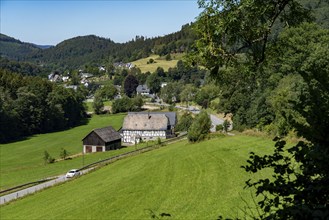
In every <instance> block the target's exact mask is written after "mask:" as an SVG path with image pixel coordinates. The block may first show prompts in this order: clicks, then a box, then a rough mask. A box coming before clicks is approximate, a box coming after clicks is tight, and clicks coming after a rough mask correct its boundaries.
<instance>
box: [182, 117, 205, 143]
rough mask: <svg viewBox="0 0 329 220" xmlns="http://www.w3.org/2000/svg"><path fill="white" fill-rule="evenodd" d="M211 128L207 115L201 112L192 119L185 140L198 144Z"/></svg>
mask: <svg viewBox="0 0 329 220" xmlns="http://www.w3.org/2000/svg"><path fill="white" fill-rule="evenodd" d="M210 128H211V120H210V118H209V115H208V113H207V112H205V111H201V112H200V114H199V115H198V116H197V117H196V118H195V119H194V121H193V123H192V125H191V127H190V129H189V130H188V134H187V139H188V140H189V141H190V142H198V141H202V140H204V139H205V138H206V137H207V135H208V133H209V130H210Z"/></svg>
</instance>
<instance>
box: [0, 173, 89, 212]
mask: <svg viewBox="0 0 329 220" xmlns="http://www.w3.org/2000/svg"><path fill="white" fill-rule="evenodd" d="M91 169H93V168H90V169H86V170H82V171H80V173H81V175H83V174H85V173H87V172H89V171H90V170H91ZM70 179H71V178H66V177H65V175H60V176H58V177H57V178H55V179H53V180H50V181H47V182H44V183H41V184H38V185H35V186H31V187H29V188H26V189H22V190H19V191H17V192H13V193H10V194H7V195H4V196H1V197H0V205H2V204H5V203H7V202H9V201H11V200H14V199H18V198H21V197H23V196H26V195H28V194H31V193H35V192H37V191H40V190H42V189H45V188H48V187H51V186H53V185H56V184H58V183H62V182H65V181H68V180H70Z"/></svg>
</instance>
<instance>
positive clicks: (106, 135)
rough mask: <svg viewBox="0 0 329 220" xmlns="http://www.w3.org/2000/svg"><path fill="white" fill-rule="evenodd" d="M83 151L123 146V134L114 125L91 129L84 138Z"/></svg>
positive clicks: (101, 150)
mask: <svg viewBox="0 0 329 220" xmlns="http://www.w3.org/2000/svg"><path fill="white" fill-rule="evenodd" d="M82 142H83V152H84V153H93V152H104V151H109V150H116V149H119V148H121V134H120V133H119V132H117V131H116V130H115V129H114V128H113V127H111V126H108V127H105V128H98V129H95V130H93V131H91V132H90V133H89V134H88V135H87V136H86V137H85V138H84V139H82Z"/></svg>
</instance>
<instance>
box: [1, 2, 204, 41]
mask: <svg viewBox="0 0 329 220" xmlns="http://www.w3.org/2000/svg"><path fill="white" fill-rule="evenodd" d="M0 1H1V3H0V4H1V5H0V6H1V13H0V16H1V20H0V21H1V26H0V30H1V33H3V34H6V35H8V36H11V37H14V38H16V39H19V40H21V41H24V42H30V43H35V44H39V45H56V44H58V43H60V42H61V41H63V40H66V39H69V38H72V37H76V36H84V35H89V34H94V35H97V36H100V37H105V38H110V39H112V40H113V41H115V42H126V41H129V40H131V39H132V38H134V37H135V36H136V35H139V36H141V35H142V36H147V37H155V36H163V35H165V34H169V33H173V32H176V31H179V30H180V28H181V26H182V25H184V24H187V23H190V22H193V21H195V18H196V17H197V16H198V15H199V13H200V12H201V10H200V9H199V7H198V4H197V0H162V1H160V0H159V1H158V0H145V1H144V0H135V1H133V0H131V1H128V0H93V1H92V0H82V1H81V0H55V1H51V0H44V1H43V0H34V1H31V0H0Z"/></svg>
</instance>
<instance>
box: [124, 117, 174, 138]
mask: <svg viewBox="0 0 329 220" xmlns="http://www.w3.org/2000/svg"><path fill="white" fill-rule="evenodd" d="M175 114H176V113H174V114H171V116H172V117H173V118H176V115H175ZM175 123H176V119H175V120H174V119H173V120H172V123H171V121H170V119H169V117H168V116H167V115H166V114H165V113H161V112H156V113H155V112H129V113H128V115H127V116H126V117H125V118H124V121H123V126H122V130H121V131H122V142H124V143H139V142H140V140H143V141H148V140H157V139H158V138H161V139H166V138H169V137H172V136H173V135H174V133H173V132H174V124H175Z"/></svg>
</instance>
